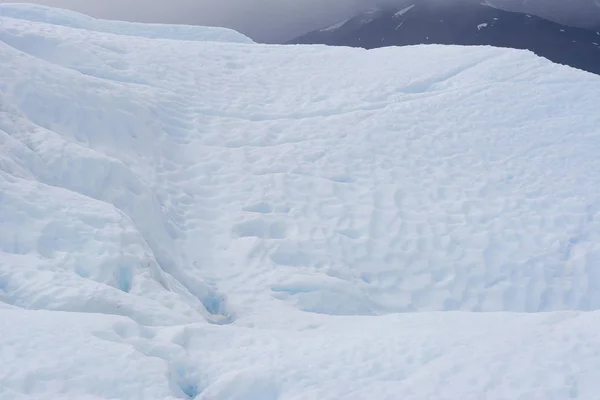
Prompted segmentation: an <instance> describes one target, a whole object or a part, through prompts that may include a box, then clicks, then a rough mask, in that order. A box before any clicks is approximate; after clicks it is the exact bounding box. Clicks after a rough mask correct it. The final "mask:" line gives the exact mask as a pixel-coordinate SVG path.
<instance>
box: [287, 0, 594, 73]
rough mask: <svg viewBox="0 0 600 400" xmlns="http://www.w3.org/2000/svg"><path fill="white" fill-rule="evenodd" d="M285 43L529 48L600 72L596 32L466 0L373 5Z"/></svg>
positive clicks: (581, 67) (554, 59) (558, 61)
mask: <svg viewBox="0 0 600 400" xmlns="http://www.w3.org/2000/svg"><path fill="white" fill-rule="evenodd" d="M288 43H289V44H326V45H332V46H351V47H363V48H366V49H372V48H378V47H385V46H407V45H416V44H448V45H489V46H494V47H507V48H515V49H524V50H530V51H533V52H534V53H536V54H537V55H539V56H542V57H545V58H548V59H549V60H551V61H553V62H556V63H559V64H565V65H569V66H572V67H574V68H578V69H582V70H585V71H588V72H592V73H595V74H600V31H595V30H589V29H583V28H574V27H570V26H566V25H562V24H559V23H557V22H552V21H549V20H546V19H543V18H541V17H538V16H535V15H531V14H524V13H517V12H511V11H505V10H501V9H499V8H496V7H495V6H491V5H490V4H488V3H474V2H471V1H459V2H452V3H443V2H442V3H440V2H439V1H435V0H426V1H421V2H411V3H407V4H406V5H404V6H402V7H400V8H398V7H394V8H379V9H374V10H370V11H367V12H363V13H360V14H358V15H356V16H355V17H353V18H350V19H348V20H345V21H340V22H338V23H336V24H334V25H331V26H329V27H325V28H323V29H320V30H317V31H313V32H310V33H308V34H306V35H303V36H300V37H298V38H296V39H293V40H292V41H290V42H288Z"/></svg>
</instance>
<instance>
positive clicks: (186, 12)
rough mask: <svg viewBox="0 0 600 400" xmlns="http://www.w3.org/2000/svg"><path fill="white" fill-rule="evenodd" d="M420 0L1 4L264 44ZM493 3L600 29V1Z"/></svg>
mask: <svg viewBox="0 0 600 400" xmlns="http://www.w3.org/2000/svg"><path fill="white" fill-rule="evenodd" d="M415 1H423V0H30V1H21V0H10V1H7V0H0V3H9V2H33V3H38V4H44V5H49V6H54V7H60V8H67V9H71V10H74V11H78V12H82V13H84V14H88V15H91V16H94V17H98V18H106V19H118V20H125V21H136V22H161V23H178V24H193V25H211V26H225V27H229V28H232V29H235V30H238V31H240V32H242V33H244V34H246V35H248V36H249V37H251V38H252V39H254V40H256V41H259V42H269V43H278V42H283V41H286V40H288V39H291V38H293V37H295V36H298V35H300V34H303V33H306V32H308V31H311V30H314V29H318V28H321V27H324V26H327V25H329V24H332V23H334V22H336V21H339V20H342V19H345V18H349V17H350V16H352V15H354V14H356V13H358V12H360V11H363V10H366V9H369V8H373V7H378V6H390V5H397V6H402V5H406V4H413V3H414V2H415ZM427 1H436V2H446V3H447V2H456V1H475V0H427ZM478 1H481V0H478ZM488 2H492V3H494V4H495V5H501V6H502V8H505V9H508V10H517V11H525V12H529V13H532V14H537V15H540V16H542V17H545V18H549V19H554V20H557V21H559V22H563V23H567V24H570V25H574V26H584V27H593V28H597V29H600V0H488Z"/></svg>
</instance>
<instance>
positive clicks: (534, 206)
mask: <svg viewBox="0 0 600 400" xmlns="http://www.w3.org/2000/svg"><path fill="white" fill-rule="evenodd" d="M0 60H1V61H2V62H0V338H1V340H0V359H2V360H3V362H2V363H1V365H0V383H1V384H0V398H2V399H5V398H6V399H21V398H23V399H28V398H38V397H40V396H46V397H51V398H55V399H59V398H65V399H66V398H73V397H74V396H76V397H78V398H82V399H84V398H85V399H100V398H127V399H138V398H139V399H154V398H155V399H165V398H197V399H206V400H208V399H258V398H260V399H314V398H320V399H338V398H345V399H364V398H378V399H385V398H390V399H391V398H398V397H399V396H400V397H402V398H404V399H410V398H414V399H422V398H427V397H434V398H437V399H443V398H448V399H457V398H461V399H481V398H483V397H486V398H489V399H504V398H528V399H538V398H539V399H563V398H567V397H569V396H570V398H579V399H591V398H593V397H592V396H595V394H596V393H597V392H598V387H597V383H596V382H598V379H599V378H600V370H598V369H597V368H595V367H594V365H597V363H598V361H599V360H600V358H599V356H598V353H597V351H596V350H594V349H597V348H598V345H599V344H600V343H598V339H597V335H594V334H593V332H594V331H595V330H597V329H598V328H599V327H600V323H599V322H598V321H599V320H598V315H600V314H598V312H597V311H596V310H598V309H600V272H599V271H600V269H599V267H600V265H599V263H600V240H599V239H600V225H599V224H600V215H599V212H600V208H599V207H600V201H599V200H600V199H599V194H600V161H599V160H598V157H597V155H598V154H599V152H600V140H599V139H600V130H599V129H598V126H600V116H598V114H597V112H596V111H597V110H596V108H597V105H598V102H599V100H600V97H599V95H598V93H600V79H599V78H598V77H596V76H593V75H591V74H587V73H584V72H581V71H577V70H574V69H571V68H568V67H564V66H559V65H554V64H552V63H550V62H548V61H546V60H544V59H541V58H538V57H536V56H535V55H533V54H531V53H528V52H523V51H511V50H505V49H502V50H501V49H494V48H461V47H453V46H447V47H444V46H414V47H406V48H402V49H398V48H387V49H378V50H373V51H364V50H359V49H348V48H327V47H325V46H285V47H284V46H266V45H259V44H254V43H252V42H251V41H250V40H248V39H247V38H245V37H244V36H242V35H239V34H237V33H235V32H232V31H227V30H219V29H215V28H210V29H208V28H193V27H170V26H160V25H140V24H126V23H120V22H119V23H117V22H108V21H98V20H94V19H91V18H89V17H85V16H82V15H79V14H75V13H70V12H69V13H67V12H64V11H60V10H54V9H48V8H43V7H39V6H30V5H1V6H0ZM442 311H445V312H442ZM449 311H454V312H449ZM458 311H462V312H458ZM492 311H494V312H498V313H490V312H492ZM507 311H511V312H519V313H518V314H517V313H505V312H507ZM541 311H545V312H548V313H539V312H541ZM584 311H585V312H584ZM384 314H388V315H384ZM390 314H394V315H390ZM334 315H335V316H334ZM103 366H108V367H103ZM482 366H483V367H482ZM520 396H522V397H520Z"/></svg>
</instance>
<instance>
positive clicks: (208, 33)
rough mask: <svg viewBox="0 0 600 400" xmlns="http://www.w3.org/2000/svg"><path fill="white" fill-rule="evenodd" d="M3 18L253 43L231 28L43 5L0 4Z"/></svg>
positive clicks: (121, 32) (146, 35) (157, 36)
mask: <svg viewBox="0 0 600 400" xmlns="http://www.w3.org/2000/svg"><path fill="white" fill-rule="evenodd" d="M0 17H7V18H15V19H19V20H23V21H30V22H41V23H46V24H51V25H60V26H65V27H69V28H77V29H84V30H89V31H96V32H105V33H113V34H116V35H127V36H139V37H144V38H149V39H172V40H192V41H202V42H230V43H252V40H251V39H250V38H248V37H246V36H244V35H242V34H241V33H239V32H236V31H234V30H232V29H227V28H213V27H205V26H203V27H198V26H188V25H165V24H140V23H131V22H121V21H108V20H100V19H95V18H92V17H89V16H87V15H84V14H80V13H77V12H75V11H70V10H59V9H55V8H51V7H46V6H43V5H39V4H19V3H14V4H0Z"/></svg>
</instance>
